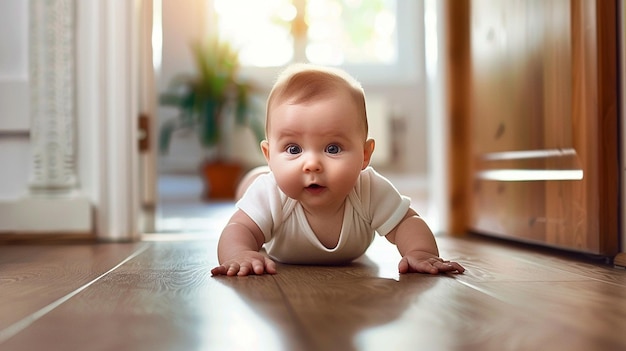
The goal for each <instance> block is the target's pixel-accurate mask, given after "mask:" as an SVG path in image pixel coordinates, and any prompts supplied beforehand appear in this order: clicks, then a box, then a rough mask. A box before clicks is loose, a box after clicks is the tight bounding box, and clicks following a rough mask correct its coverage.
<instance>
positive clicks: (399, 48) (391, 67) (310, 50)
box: [213, 0, 419, 81]
mask: <svg viewBox="0 0 626 351" xmlns="http://www.w3.org/2000/svg"><path fill="white" fill-rule="evenodd" d="M416 3H417V2H415V1H398V0H213V7H214V8H213V11H214V14H215V18H216V29H217V31H218V32H219V35H220V37H221V38H222V39H225V40H228V41H230V42H231V43H232V44H233V45H234V46H235V47H236V48H238V50H239V53H240V60H241V62H242V65H243V66H244V67H245V68H246V69H247V70H248V71H250V70H252V71H254V72H255V73H254V74H258V72H259V71H260V70H261V69H263V68H265V69H269V71H271V72H272V73H274V72H275V70H272V68H278V67H282V66H284V65H286V64H289V63H291V62H312V63H317V64H324V65H333V66H341V67H343V68H345V69H347V70H349V71H350V72H351V73H352V74H354V75H356V76H357V78H358V79H359V80H361V81H377V80H382V79H384V78H387V79H393V80H396V81H397V80H406V79H407V78H408V79H415V78H416V77H415V76H416V72H417V67H418V62H416V58H415V56H416V55H415V49H416V47H417V45H418V42H417V40H416V39H415V38H417V37H418V35H417V33H416V30H417V28H415V27H416V26H415V22H416V20H415V19H416V18H418V16H419V14H418V11H419V9H418V6H417V5H416ZM400 43H402V44H403V45H400Z"/></svg>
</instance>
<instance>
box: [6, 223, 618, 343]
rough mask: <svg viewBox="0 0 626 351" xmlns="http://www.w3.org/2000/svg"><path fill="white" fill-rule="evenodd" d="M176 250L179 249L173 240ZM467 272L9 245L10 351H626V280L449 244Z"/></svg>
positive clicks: (210, 252) (150, 249)
mask: <svg viewBox="0 0 626 351" xmlns="http://www.w3.org/2000/svg"><path fill="white" fill-rule="evenodd" d="M172 239H175V240H172ZM437 239H438V242H439V245H440V248H441V251H442V254H443V255H444V256H445V257H446V258H450V259H453V260H457V261H459V262H461V263H462V264H463V265H464V266H465V267H466V268H467V272H466V273H465V274H463V275H449V276H445V275H443V276H429V275H420V274H410V275H402V276H399V275H398V273H397V272H396V265H397V262H398V259H399V256H398V254H397V253H396V251H395V248H394V247H392V246H391V245H390V244H388V243H387V242H386V241H384V239H381V240H377V241H376V242H375V244H374V245H373V246H372V248H371V249H370V250H369V251H368V253H367V255H366V256H364V257H362V258H361V259H359V260H358V261H356V262H354V263H353V264H351V265H349V266H345V267H315V266H287V265H279V273H278V274H276V275H273V276H270V275H265V276H252V277H243V278H227V277H212V276H211V274H210V272H209V271H210V269H211V268H212V267H213V266H214V265H215V264H216V258H215V245H216V242H215V240H206V239H199V238H198V237H193V236H192V237H185V236H180V235H178V236H177V235H169V236H163V235H161V236H152V237H148V238H147V240H146V241H143V242H139V243H133V244H96V245H89V244H73V245H33V244H30V245H5V246H0V350H151V351H154V350H386V351H391V350H568V351H572V350H585V351H587V350H626V334H625V332H626V270H620V269H614V268H612V267H609V266H606V265H604V264H603V263H602V262H595V261H594V260H593V259H591V258H585V257H578V256H571V255H563V254H558V253H555V252H552V251H550V250H545V249H537V248H530V247H528V246H521V245H512V244H508V243H504V242H500V241H496V240H491V239H486V238H482V237H479V236H468V237H465V238H448V237H438V238H437Z"/></svg>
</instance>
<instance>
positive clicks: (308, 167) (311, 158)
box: [302, 153, 322, 172]
mask: <svg viewBox="0 0 626 351" xmlns="http://www.w3.org/2000/svg"><path fill="white" fill-rule="evenodd" d="M302 168H303V171H304V172H321V171H322V162H321V160H320V158H319V156H318V155H317V154H314V153H311V154H308V155H306V157H305V160H304V164H303V167H302Z"/></svg>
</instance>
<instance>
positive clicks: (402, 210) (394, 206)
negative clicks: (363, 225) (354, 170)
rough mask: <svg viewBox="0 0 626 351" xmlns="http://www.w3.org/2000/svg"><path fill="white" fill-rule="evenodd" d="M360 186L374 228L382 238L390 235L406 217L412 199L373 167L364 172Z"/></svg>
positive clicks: (366, 210)
mask: <svg viewBox="0 0 626 351" xmlns="http://www.w3.org/2000/svg"><path fill="white" fill-rule="evenodd" d="M360 185H361V191H360V192H361V197H362V200H363V203H364V205H365V206H366V208H364V210H365V212H366V213H367V214H368V216H369V217H370V220H371V226H372V228H374V230H376V232H378V234H380V235H382V236H384V235H387V234H389V232H391V231H392V230H393V228H395V227H396V226H397V225H398V224H399V223H400V222H401V221H402V219H403V218H404V216H405V215H406V213H407V211H408V210H409V207H410V206H411V199H410V198H409V197H407V196H403V195H402V194H400V192H398V190H397V189H396V188H395V187H394V186H393V184H391V182H390V181H389V180H388V179H387V178H385V177H383V176H382V175H380V174H379V173H378V172H376V171H375V170H374V169H373V168H371V167H368V168H366V169H365V170H364V171H363V173H362V175H361V184H360Z"/></svg>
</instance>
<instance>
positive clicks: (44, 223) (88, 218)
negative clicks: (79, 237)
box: [0, 196, 93, 234]
mask: <svg viewBox="0 0 626 351" xmlns="http://www.w3.org/2000/svg"><path fill="white" fill-rule="evenodd" d="M92 232H93V210H92V205H91V202H90V201H89V199H87V198H86V197H82V196H68V197H46V198H38V197H24V198H21V199H16V200H1V201H0V233H40V234H43V233H50V234H52V233H92Z"/></svg>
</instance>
